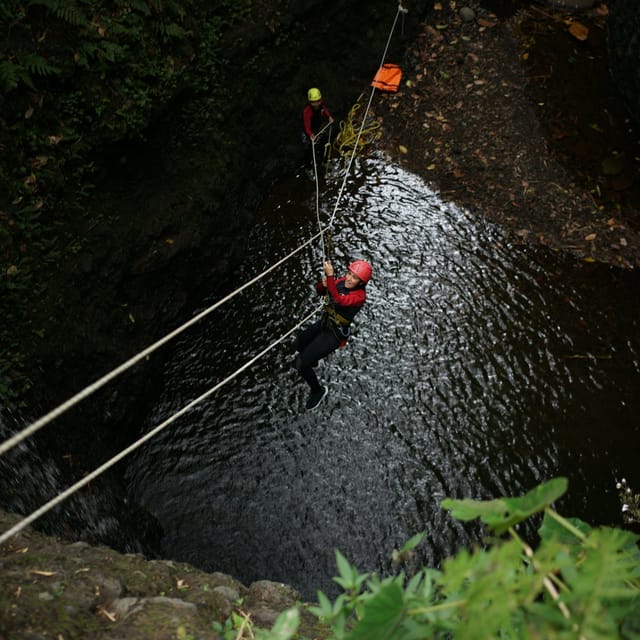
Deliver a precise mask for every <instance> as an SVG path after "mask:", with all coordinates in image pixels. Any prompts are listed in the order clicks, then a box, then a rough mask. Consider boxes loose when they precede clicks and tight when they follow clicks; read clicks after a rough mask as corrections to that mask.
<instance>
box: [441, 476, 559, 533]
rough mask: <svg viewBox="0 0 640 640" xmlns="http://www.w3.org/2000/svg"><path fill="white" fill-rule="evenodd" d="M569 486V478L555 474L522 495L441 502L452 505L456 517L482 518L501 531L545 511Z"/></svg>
mask: <svg viewBox="0 0 640 640" xmlns="http://www.w3.org/2000/svg"><path fill="white" fill-rule="evenodd" d="M566 490H567V479H566V478H554V479H552V480H549V482H546V483H544V484H541V485H539V486H538V487H535V488H534V489H532V490H531V491H529V492H528V493H527V494H525V495H524V496H522V497H521V498H499V499H497V500H452V499H451V498H447V499H445V500H443V501H442V502H441V506H442V507H443V508H444V509H450V510H451V514H452V515H453V517H454V518H457V519H458V520H462V521H468V520H473V519H474V518H480V520H482V522H484V523H485V524H486V525H488V526H489V527H491V529H492V530H493V531H495V533H497V534H500V533H504V532H505V531H507V530H508V529H509V528H510V527H512V526H514V525H515V524H518V523H519V522H522V521H523V520H526V519H527V518H528V517H529V516H531V515H533V514H534V513H538V512H540V511H544V510H545V509H546V508H547V507H548V506H549V505H550V504H551V503H552V502H553V501H554V500H557V499H558V498H559V497H560V496H561V495H563V494H564V493H565V491H566Z"/></svg>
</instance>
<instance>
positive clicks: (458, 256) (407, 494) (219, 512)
mask: <svg viewBox="0 0 640 640" xmlns="http://www.w3.org/2000/svg"><path fill="white" fill-rule="evenodd" d="M352 175H353V177H352V178H350V179H349V182H348V184H347V186H346V189H345V191H344V193H343V195H342V198H341V203H340V205H339V207H338V208H337V210H336V219H335V223H336V224H335V228H334V232H333V234H332V239H333V244H334V252H335V253H334V256H333V260H334V264H335V265H336V266H337V267H338V268H339V269H341V268H344V266H345V265H346V264H347V263H348V261H350V260H351V259H352V258H355V257H364V258H366V259H368V260H370V261H371V262H372V264H373V267H374V278H373V280H372V282H371V283H370V285H369V287H368V294H369V302H368V304H367V306H366V307H365V309H364V310H363V311H362V312H361V313H360V314H359V316H358V318H357V320H358V322H357V327H356V330H355V336H354V338H353V340H352V341H351V343H350V344H349V346H348V347H347V348H346V349H343V350H340V351H339V352H337V353H335V354H333V355H332V356H331V357H330V358H328V359H327V360H325V361H324V362H322V363H321V364H320V368H319V373H320V376H321V378H322V379H323V380H324V381H325V382H326V383H327V384H328V386H329V390H330V393H329V396H328V397H327V399H326V401H325V402H324V404H323V405H321V407H320V408H319V409H318V410H317V411H315V412H312V413H305V412H304V410H303V405H304V399H305V396H306V392H307V390H306V388H305V385H304V383H302V381H301V380H299V379H298V378H297V374H296V373H295V372H294V371H293V370H292V369H291V367H290V363H291V360H292V356H293V349H292V338H287V339H285V340H284V341H283V342H282V343H280V344H278V345H277V346H276V347H275V348H274V349H273V350H271V351H270V352H269V353H268V354H267V355H266V356H265V357H264V358H262V359H261V360H260V361H259V362H258V363H256V364H255V365H254V366H252V367H251V368H250V369H249V370H248V371H246V372H245V373H243V374H242V375H240V376H239V377H238V378H236V379H234V380H233V381H232V382H230V383H229V384H228V385H226V386H225V387H223V388H222V389H221V390H220V391H218V392H216V393H215V394H214V395H213V396H211V398H209V399H208V400H207V401H205V402H204V403H202V404H201V405H200V406H198V407H197V408H196V409H194V410H193V411H192V412H190V413H189V414H187V415H185V416H184V417H182V418H181V419H179V420H178V421H177V422H176V423H175V424H173V425H172V426H171V427H170V428H168V429H167V430H166V431H165V432H163V433H162V434H161V435H160V436H158V437H157V438H156V439H155V440H152V441H151V442H150V443H149V444H148V446H146V447H145V448H144V450H142V451H141V452H140V453H139V454H138V455H136V456H135V458H133V459H132V461H131V464H130V467H129V471H128V479H129V483H130V490H131V497H132V498H133V499H134V500H136V501H138V502H140V503H141V504H142V505H143V506H145V507H146V508H148V509H149V510H150V511H151V512H152V513H153V514H154V515H155V516H156V517H157V518H158V519H159V521H160V523H161V524H162V526H163V528H164V538H163V547H164V554H165V555H166V556H167V557H170V558H173V559H178V560H184V561H188V562H191V563H193V564H194V565H196V566H198V567H201V568H204V569H207V570H219V571H224V572H228V573H231V574H233V575H235V576H236V577H238V578H239V579H240V580H242V581H243V582H246V583H249V582H251V581H252V580H256V579H271V580H278V581H283V582H287V583H290V584H292V585H293V586H295V587H297V588H298V589H299V590H301V591H302V593H303V594H304V595H305V596H307V597H314V596H315V591H316V589H318V588H321V589H324V590H325V591H329V592H333V591H334V590H333V589H332V583H331V576H333V575H334V574H335V565H334V551H333V550H334V549H335V548H339V549H340V550H341V551H342V552H343V553H345V555H346V556H347V557H348V558H349V559H350V560H351V561H353V562H355V563H356V564H357V565H358V567H359V568H360V569H362V570H365V569H366V570H377V571H380V572H386V571H388V570H389V568H390V555H391V552H392V550H393V549H394V548H397V547H398V546H400V545H401V544H402V543H403V542H404V541H406V540H407V539H408V538H409V537H410V536H412V535H413V534H415V533H416V532H418V531H422V530H425V531H426V532H427V536H426V538H425V541H424V542H423V544H422V545H421V547H420V556H421V560H422V561H423V562H425V563H427V564H430V565H432V566H433V565H437V564H438V563H439V562H440V561H441V560H442V559H443V558H444V557H445V556H446V555H447V554H449V553H452V552H453V551H455V550H456V549H457V548H459V546H460V545H462V544H466V543H468V542H469V540H470V535H472V531H473V527H468V526H467V527H462V526H461V525H459V524H457V523H455V522H454V521H452V520H451V519H450V517H449V516H448V514H447V513H445V512H444V511H443V510H442V509H441V508H440V506H439V503H440V501H441V500H442V499H443V498H444V497H445V496H453V497H459V498H461V497H474V498H492V497H497V496H500V495H516V494H520V493H523V492H525V491H527V490H528V489H530V488H531V487H533V486H534V485H535V484H536V483H539V482H541V481H544V480H547V479H549V478H551V477H554V476H558V475H565V476H567V477H568V478H569V480H570V489H569V495H568V496H567V497H566V499H564V501H563V502H562V504H561V505H560V507H561V509H562V510H563V512H564V513H566V514H568V515H577V516H580V517H583V518H584V519H586V520H588V521H590V522H592V523H606V524H620V518H619V506H618V504H617V500H616V494H615V490H614V486H613V485H614V482H615V478H616V477H620V476H621V475H626V476H627V477H631V476H632V472H633V471H634V470H635V469H636V467H637V450H638V435H639V427H638V424H639V421H638V415H640V394H639V393H638V389H639V388H640V387H639V384H638V383H639V380H640V377H639V372H640V359H639V358H640V356H639V354H640V333H639V331H638V329H639V327H638V324H639V322H638V318H639V313H638V312H639V310H640V298H639V295H638V278H637V276H634V274H622V273H618V272H616V271H610V270H608V269H605V268H602V267H595V266H594V265H587V264H584V263H582V264H576V263H574V262H569V261H566V260H564V259H563V258H562V257H560V256H556V255H555V254H551V253H549V252H544V253H542V252H536V251H534V250H531V249H526V248H523V247H516V246H513V245H511V244H509V242H507V241H506V240H505V238H504V237H503V235H502V234H501V232H500V230H499V229H497V228H495V227H492V226H491V225H489V224H487V223H486V222H483V221H481V220H478V219H476V218H474V217H472V216H470V215H466V214H465V213H464V212H462V211H460V210H458V209H456V208H455V207H453V206H451V205H449V204H447V203H445V202H442V201H441V200H440V199H439V197H438V196H437V195H436V194H434V193H433V192H432V191H430V190H429V189H428V188H427V187H426V186H425V185H424V184H423V183H422V182H421V180H419V179H418V178H416V177H414V176H412V175H411V174H408V173H406V172H405V171H404V170H402V169H401V168H399V167H398V166H395V165H393V164H389V163H387V162H385V161H384V160H382V159H372V160H369V161H362V162H359V163H357V166H356V167H355V170H354V171H353V173H352ZM339 183H340V176H339V174H337V175H336V176H331V175H330V176H329V177H328V178H327V180H326V182H323V184H322V189H321V194H320V203H321V210H322V211H321V216H322V218H323V219H324V220H327V219H328V218H329V216H330V215H331V212H332V211H333V210H334V205H335V202H336V196H337V193H338V186H339ZM314 207H315V196H314V183H313V182H311V181H309V179H308V178H307V177H306V176H305V175H299V176H296V177H291V178H290V179H288V180H285V181H283V182H280V183H279V184H277V185H275V187H274V189H273V191H272V193H270V194H269V195H268V196H267V197H266V198H265V201H264V203H263V206H262V208H261V210H260V212H259V215H258V220H257V224H256V227H255V230H254V232H253V234H252V236H251V241H250V246H249V248H248V258H247V260H246V263H245V264H244V266H243V268H242V269H241V270H240V271H239V272H238V273H237V274H236V277H235V281H234V282H232V283H230V287H234V286H236V285H240V284H243V283H244V282H246V281H247V280H249V279H250V278H251V277H253V276H254V275H256V274H257V273H259V272H261V271H262V270H263V269H264V268H266V267H267V266H269V265H271V264H273V263H274V262H275V261H276V260H277V259H279V258H281V257H282V256H285V255H287V254H288V253H289V252H290V251H291V250H292V249H293V248H295V247H296V246H298V245H300V244H301V243H302V242H304V241H305V240H306V239H308V238H309V237H310V236H312V235H313V234H314V233H315V232H316V230H317V224H316V216H315V208H314ZM321 256H322V253H321V251H320V245H319V244H318V243H315V244H314V245H313V247H312V248H310V249H309V250H308V251H305V252H303V253H302V254H298V256H296V257H295V258H293V259H291V260H289V261H288V262H286V263H285V264H284V265H283V266H282V268H280V269H278V270H277V271H276V272H274V273H273V274H271V275H269V276H267V277H266V278H265V279H263V280H262V281H261V282H260V283H259V284H257V285H255V286H253V287H252V288H251V289H249V290H248V291H246V292H244V293H242V294H240V295H239V296H237V297H236V298H234V299H233V300H232V301H231V302H230V303H229V304H228V305H226V306H225V307H223V308H222V309H221V310H220V312H219V313H217V315H214V317H211V318H210V319H209V320H208V321H206V322H205V323H203V324H201V325H199V326H198V327H197V328H196V329H194V330H192V331H190V332H189V333H188V334H185V335H184V336H183V337H182V338H181V340H180V341H179V342H178V343H177V344H176V345H175V349H174V352H173V356H172V357H171V358H170V359H169V362H168V364H167V366H166V369H165V372H164V391H163V395H162V400H161V402H160V403H159V404H158V405H157V407H156V409H155V412H154V414H153V415H151V416H149V418H148V421H147V423H148V424H147V425H146V426H147V427H151V426H152V425H155V424H157V423H159V422H160V421H162V420H163V419H164V418H166V417H167V416H169V415H170V414H171V413H173V412H175V411H177V410H178V409H179V408H181V407H182V406H184V405H185V404H186V403H187V402H188V401H190V400H191V399H193V398H195V397H197V396H198V395H200V394H201V393H203V392H204V391H206V390H207V389H208V388H210V387H211V386H213V385H214V384H215V383H216V382H218V381H219V380H221V379H222V378H224V377H225V376H226V375H228V374H229V373H230V372H232V371H233V370H234V369H235V368H237V367H238V366H240V365H242V364H243V363H244V362H246V361H247V360H249V359H250V358H252V357H253V356H254V355H255V354H256V353H258V352H259V351H260V350H261V349H263V348H264V347H265V346H267V345H269V344H271V343H272V342H274V341H275V340H277V338H278V337H279V336H280V335H282V334H284V333H285V332H287V331H288V330H289V329H290V328H291V327H293V326H294V325H295V324H296V323H297V322H298V321H299V320H300V319H301V318H303V317H304V315H306V314H307V313H310V312H311V311H313V309H314V306H315V305H316V304H317V303H318V300H317V298H316V297H315V295H314V290H313V286H312V285H313V282H314V281H315V280H316V278H318V277H319V275H320V266H321ZM207 304H209V303H208V302H205V303H203V307H204V306H206V305H207Z"/></svg>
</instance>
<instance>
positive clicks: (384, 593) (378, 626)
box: [347, 581, 404, 640]
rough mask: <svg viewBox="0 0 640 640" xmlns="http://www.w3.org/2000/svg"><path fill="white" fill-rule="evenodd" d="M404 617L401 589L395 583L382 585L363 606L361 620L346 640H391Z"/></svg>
mask: <svg viewBox="0 0 640 640" xmlns="http://www.w3.org/2000/svg"><path fill="white" fill-rule="evenodd" d="M403 617H404V598H403V592H402V588H401V587H400V585H399V584H398V583H397V582H395V581H394V582H389V583H387V584H384V585H382V587H381V588H380V590H379V591H378V592H377V593H376V595H375V596H373V597H372V598H370V599H369V600H367V602H366V603H365V605H364V610H363V616H362V620H360V622H359V623H358V624H357V626H356V627H355V629H354V630H353V631H352V632H351V633H350V634H349V635H348V636H347V640H372V639H373V638H391V637H398V636H392V635H391V633H392V632H393V631H394V630H395V629H397V627H398V626H399V624H400V622H401V620H402V618H403Z"/></svg>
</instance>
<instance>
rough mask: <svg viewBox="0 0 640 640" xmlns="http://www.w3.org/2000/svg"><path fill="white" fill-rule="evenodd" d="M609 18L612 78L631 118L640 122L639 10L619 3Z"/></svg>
mask: <svg viewBox="0 0 640 640" xmlns="http://www.w3.org/2000/svg"><path fill="white" fill-rule="evenodd" d="M610 11H611V13H610V15H609V55H610V59H611V74H612V76H613V79H614V80H615V82H616V84H617V86H618V89H619V90H620V92H621V93H622V95H623V96H624V99H625V101H626V103H627V106H628V107H629V111H630V112H631V115H632V116H633V117H634V119H635V120H636V121H637V122H640V65H639V64H638V61H639V60H640V6H639V5H638V2H637V0H616V2H614V3H613V4H612V6H611V8H610Z"/></svg>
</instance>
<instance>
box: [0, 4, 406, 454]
mask: <svg viewBox="0 0 640 640" xmlns="http://www.w3.org/2000/svg"><path fill="white" fill-rule="evenodd" d="M401 12H402V13H406V10H405V9H403V7H402V5H398V10H397V12H396V16H395V19H394V21H393V25H392V27H391V31H390V32H389V37H388V39H387V44H386V46H385V50H384V53H383V54H382V61H381V63H380V66H382V65H383V64H384V60H385V58H386V55H387V52H388V50H389V45H390V43H391V37H392V35H393V32H394V30H395V27H396V24H397V22H398V16H399V15H400V13H401ZM374 93H375V87H373V90H372V91H371V95H370V97H369V102H368V104H367V108H366V110H365V113H364V116H363V119H362V124H361V125H360V130H359V131H358V136H357V138H356V144H355V145H354V148H353V152H352V154H351V158H350V160H349V163H348V165H347V168H346V171H345V177H344V180H343V182H342V185H341V187H340V190H339V192H338V197H337V198H336V204H335V207H334V209H333V212H332V214H331V218H330V220H329V224H328V225H327V226H326V227H324V228H322V227H320V231H319V232H318V233H316V234H315V235H314V236H312V237H311V238H309V240H307V241H306V242H304V243H303V244H301V245H300V246H299V247H297V248H296V249H294V250H293V251H292V252H291V253H289V254H288V255H286V256H285V257H284V258H282V259H281V260H279V261H278V262H276V263H275V264H273V265H271V267H269V268H267V269H265V270H264V271H263V272H262V273H260V274H258V275H257V276H256V277H255V278H253V279H252V280H249V281H248V282H246V283H245V284H244V285H242V286H240V287H238V288H237V289H235V290H234V291H232V292H231V293H229V294H228V295H226V296H225V297H224V298H222V299H221V300H219V301H218V302H216V303H215V304H213V305H211V306H210V307H208V308H207V309H205V310H204V311H202V312H200V313H199V314H198V315H196V316H194V317H193V318H191V320H188V321H187V322H185V323H184V324H183V325H181V326H179V327H178V328H177V329H174V330H173V331H172V332H171V333H168V334H167V335H166V336H164V337H163V338H161V339H160V340H158V341H156V342H154V343H153V344H152V345H150V346H149V347H147V348H146V349H144V350H142V351H140V352H139V353H137V354H136V355H134V356H133V357H131V358H130V359H129V360H127V361H126V362H123V363H122V364H121V365H120V366H118V367H116V368H115V369H113V370H111V371H110V372H109V373H107V374H105V375H104V376H102V377H101V378H99V379H98V380H96V381H95V382H93V383H92V384H90V385H88V386H87V387H85V388H84V389H82V390H81V391H79V392H78V393H76V394H75V395H74V396H72V397H71V398H69V399H68V400H67V401H66V402H63V403H62V404H60V405H58V406H57V407H56V408H54V409H52V410H51V411H49V412H48V413H47V414H45V415H44V416H42V417H41V418H39V419H38V420H36V421H35V422H33V423H32V424H30V425H29V426H27V427H25V428H24V429H23V430H22V431H19V432H18V433H16V434H14V435H13V436H12V437H10V438H8V439H7V440H5V441H4V442H3V443H2V444H0V455H2V454H4V453H6V452H7V451H9V449H11V448H12V447H14V446H16V445H17V444H18V443H20V442H22V441H23V440H25V439H26V438H28V437H29V436H31V435H33V434H34V433H36V432H37V431H39V430H40V429H42V428H43V427H44V426H46V425H47V424H49V423H50V422H52V421H53V420H55V418H57V417H58V416H60V415H62V414H63V413H64V412H66V411H68V410H69V409H70V408H71V407H73V406H75V405H76V404H78V403H79V402H80V401H82V400H84V399H85V398H86V397H88V396H90V395H91V394H93V393H95V392H96V391H97V390H98V389H100V388H102V387H103V386H104V385H106V384H107V383H108V382H110V381H111V380H113V379H114V378H116V377H118V376H119V375H120V374H122V373H124V372H125V371H127V370H128V369H130V368H131V367H133V366H134V365H135V364H137V363H138V362H140V360H142V359H144V358H146V357H147V356H149V355H150V354H152V353H153V352H154V351H156V350H157V349H159V348H160V347H161V346H163V345H164V344H166V343H167V342H169V341H170V340H172V339H173V338H175V337H176V336H177V335H179V334H180V333H182V332H183V331H185V330H186V329H188V328H189V327H191V326H193V325H194V324H196V323H197V322H199V321H200V320H202V318H204V317H205V316H207V315H209V314H210V313H211V312H213V311H214V310H215V309H217V308H219V307H220V306H222V305H223V304H225V303H226V302H228V301H229V300H231V298H233V297H235V296H236V295H238V294H239V293H240V292H242V291H244V290H245V289H247V288H248V287H250V286H252V285H253V284H255V283H256V282H258V281H259V280H261V279H262V278H264V277H265V276H266V275H267V274H269V273H270V272H271V271H273V270H274V269H276V268H277V267H279V266H280V265H281V264H283V263H284V262H286V261H287V260H289V259H291V258H292V257H293V256H294V255H296V254H297V253H299V252H300V251H301V250H302V249H304V248H305V247H307V246H309V245H310V244H311V243H312V242H314V241H315V240H316V239H317V238H322V241H323V254H324V232H325V231H326V230H327V229H328V228H330V227H331V225H332V224H333V221H334V219H335V216H336V213H337V210H338V205H339V203H340V198H341V197H342V193H343V192H344V189H345V187H346V183H347V177H348V174H349V171H350V169H351V165H352V164H353V159H354V157H355V154H356V150H357V148H358V142H359V141H360V137H361V135H362V131H363V129H364V124H365V119H366V116H367V114H368V112H369V108H370V107H371V102H372V100H373V96H374ZM327 126H328V125H327ZM314 167H315V149H314ZM317 185H318V181H317V170H316V192H317V188H318V187H317ZM318 225H319V226H320V220H319V213H318Z"/></svg>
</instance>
